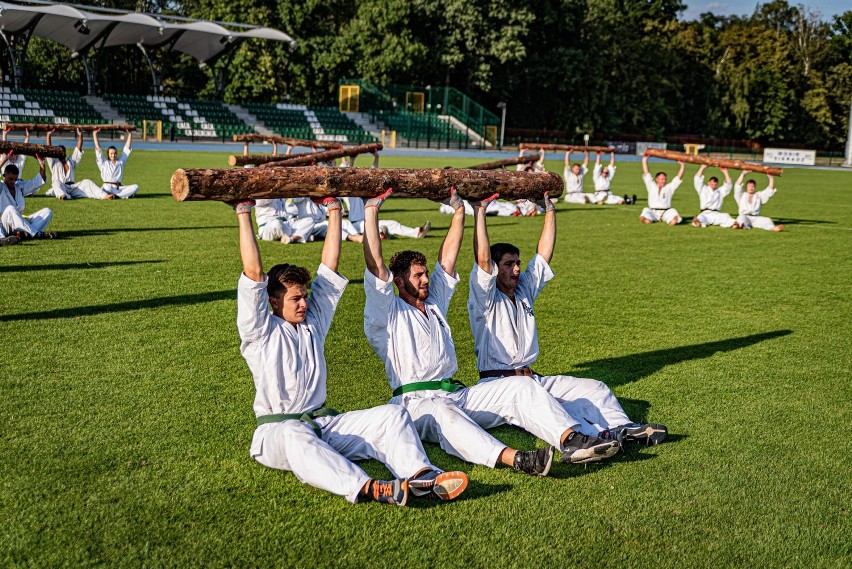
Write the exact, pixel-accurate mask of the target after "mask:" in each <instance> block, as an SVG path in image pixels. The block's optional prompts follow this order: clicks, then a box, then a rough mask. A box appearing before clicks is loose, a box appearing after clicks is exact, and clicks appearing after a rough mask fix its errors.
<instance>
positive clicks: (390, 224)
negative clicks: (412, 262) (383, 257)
mask: <svg viewBox="0 0 852 569" xmlns="http://www.w3.org/2000/svg"><path fill="white" fill-rule="evenodd" d="M371 154H372V155H373V165H372V166H370V168H378V167H379V153H378V152H371ZM355 158H356V157H355V156H353V157H352V158H350V159H349V160H346V158H344V159H343V162H342V163H341V164H340V167H341V168H350V167H351V168H354V167H355ZM343 202H344V203H345V204H346V209H347V211H348V212H349V219H348V222H349V224H347V223H346V221H344V223H343V235H344V237H346V238H347V239H348V240H349V241H355V242H356V243H361V242H362V241H363V240H364V200H362V199H361V198H343ZM431 228H432V223H431V222H429V221H426V223H424V224H423V225H421V226H420V227H409V226H407V225H403V224H401V223H400V222H398V221H396V220H395V219H382V220H379V229H380V230H381V232H382V233H383V234H384V236H385V237H386V238H390V237H409V238H411V239H423V238H424V237H426V234H428V233H429V230H430V229H431Z"/></svg>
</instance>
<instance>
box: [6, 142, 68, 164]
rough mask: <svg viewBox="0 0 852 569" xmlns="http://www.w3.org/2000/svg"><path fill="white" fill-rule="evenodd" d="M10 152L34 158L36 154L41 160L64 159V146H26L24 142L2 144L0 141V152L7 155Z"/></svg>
mask: <svg viewBox="0 0 852 569" xmlns="http://www.w3.org/2000/svg"><path fill="white" fill-rule="evenodd" d="M10 150H14V151H15V154H22V155H24V156H35V155H36V154H38V155H39V156H40V157H41V158H61V159H62V160H64V159H65V147H64V146H48V145H46V144H27V143H25V142H10V141H6V142H2V141H0V152H2V153H3V154H8V153H9V151H10Z"/></svg>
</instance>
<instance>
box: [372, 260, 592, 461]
mask: <svg viewBox="0 0 852 569" xmlns="http://www.w3.org/2000/svg"><path fill="white" fill-rule="evenodd" d="M457 284H458V275H448V274H447V273H446V272H444V270H443V268H441V265H440V263H437V264H436V265H435V270H434V271H433V272H432V276H431V279H430V281H429V297H428V298H427V300H426V313H427V314H423V313H422V312H421V311H420V310H418V309H417V308H415V307H413V306H411V305H410V304H408V303H407V302H405V301H404V300H402V299H401V298H399V297H398V296H397V295H396V294H394V290H393V275H391V276H390V277H389V278H388V280H387V282H385V281H381V280H379V279H378V278H376V277H375V276H374V275H373V274H372V273H371V272H370V271H369V270H367V271H365V272H364V290H365V292H366V297H367V302H366V304H365V306H364V332H365V333H366V334H367V340H368V341H369V342H370V345H371V346H372V347H373V350H375V351H376V353H377V354H378V356H379V357H380V358H381V359H382V361H384V362H385V373H386V374H387V376H388V381H389V383H390V386H391V389H394V390H395V389H396V388H397V387H399V386H401V385H407V384H412V383H418V382H424V381H440V380H442V379H450V378H452V376H453V374H454V373H455V372H456V369H457V367H456V351H455V347H454V345H453V338H452V334H451V332H450V326H449V324H447V317H446V314H447V308H448V306H449V304H450V299H451V298H452V296H453V292H454V291H455V287H456V285H457ZM391 403H401V404H402V405H403V406H404V407H405V408H406V409H408V412H409V413H410V414H411V418H412V420H413V421H414V426H415V427H416V428H417V432H418V433H419V434H420V437H421V438H422V439H423V440H427V441H431V442H437V443H439V444H440V445H441V448H442V449H444V450H445V451H446V452H448V453H450V454H452V455H454V456H458V457H460V458H462V459H464V460H466V461H468V462H472V463H475V464H482V465H485V466H489V467H493V466H494V465H495V464H496V463H497V461H498V460H499V458H500V453H501V452H502V451H503V449H504V448H506V445H505V444H503V443H501V442H500V441H498V440H497V439H495V438H494V437H492V436H491V435H490V434H488V433H487V432H486V431H485V430H483V429H489V428H492V427H496V426H498V425H502V424H504V423H510V424H512V425H516V426H518V427H521V428H522V429H524V430H526V431H529V432H531V433H533V434H535V435H536V436H538V437H539V438H541V439H544V440H546V441H547V442H549V443H550V444H552V445H554V446H556V447H557V448H560V447H561V441H560V437H561V435H562V433H564V432H565V431H566V430H567V429H568V428H571V427H572V426H574V425H576V421H573V420H572V419H571V418H570V417H569V416H568V414H567V413H565V411H564V410H563V409H562V408H561V407H560V406H559V404H558V403H557V402H556V400H555V399H553V398H552V397H551V396H550V395H548V394H547V392H546V391H545V390H544V389H543V388H542V387H541V386H540V385H539V384H538V383H536V382H535V381H533V380H532V379H530V378H506V379H505V380H498V381H493V382H489V383H483V384H479V385H474V386H473V387H468V388H464V389H460V390H458V391H455V392H452V393H449V392H447V391H443V390H429V389H423V390H417V391H412V392H409V393H405V394H402V395H397V396H394V397H393V398H392V399H391Z"/></svg>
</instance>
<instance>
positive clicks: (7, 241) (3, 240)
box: [0, 235, 20, 247]
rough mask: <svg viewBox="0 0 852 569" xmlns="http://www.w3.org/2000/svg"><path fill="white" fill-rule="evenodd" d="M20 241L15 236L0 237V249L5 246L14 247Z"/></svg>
mask: <svg viewBox="0 0 852 569" xmlns="http://www.w3.org/2000/svg"><path fill="white" fill-rule="evenodd" d="M18 241H20V239H18V236H17V235H10V236H9V237H0V247H4V246H6V245H14V244H15V243H17V242H18Z"/></svg>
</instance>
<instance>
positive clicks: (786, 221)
mask: <svg viewBox="0 0 852 569" xmlns="http://www.w3.org/2000/svg"><path fill="white" fill-rule="evenodd" d="M772 221H773V222H774V223H775V225H822V224H829V225H837V222H836V221H825V220H822V219H795V218H792V217H773V218H772Z"/></svg>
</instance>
